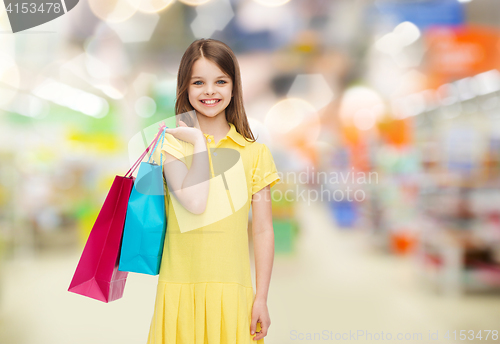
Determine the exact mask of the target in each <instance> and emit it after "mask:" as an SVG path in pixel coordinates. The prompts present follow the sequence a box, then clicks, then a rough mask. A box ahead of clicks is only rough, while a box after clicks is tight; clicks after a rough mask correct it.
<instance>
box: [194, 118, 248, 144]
mask: <svg viewBox="0 0 500 344" xmlns="http://www.w3.org/2000/svg"><path fill="white" fill-rule="evenodd" d="M228 123H229V126H230V127H231V128H230V129H229V132H228V133H227V135H226V137H230V138H231V139H232V140H233V141H234V142H236V143H237V144H239V145H240V146H242V147H245V145H246V143H247V141H246V140H245V138H244V137H243V135H241V134H240V133H238V132H237V131H236V127H235V126H234V124H233V123H231V122H228ZM203 135H205V137H207V138H208V137H211V136H212V135H209V134H205V133H203Z"/></svg>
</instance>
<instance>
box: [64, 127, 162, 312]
mask: <svg viewBox="0 0 500 344" xmlns="http://www.w3.org/2000/svg"><path fill="white" fill-rule="evenodd" d="M160 133H161V132H159V133H158V135H157V136H156V138H155V139H154V140H153V142H151V144H150V145H149V147H148V148H146V150H145V151H144V153H143V154H142V155H141V157H140V158H139V159H138V160H137V161H136V162H135V164H134V165H133V166H132V167H131V168H130V170H129V171H128V172H127V173H126V174H125V176H123V177H122V176H116V177H115V180H114V181H113V184H112V186H111V189H110V190H109V193H108V195H107V196H106V200H105V201H104V204H103V206H102V208H101V211H100V212H99V215H98V216H97V219H96V221H95V223H94V226H93V227H92V231H91V232H90V235H89V238H88V239H87V243H86V244H85V247H84V249H83V253H82V256H81V258H80V261H79V263H78V266H77V268H76V271H75V274H74V275H73V280H72V281H71V284H70V286H69V289H68V291H70V292H73V293H76V294H80V295H83V296H87V297H90V298H93V299H96V300H99V301H103V302H106V303H107V302H110V301H114V300H117V299H120V298H121V297H122V296H123V291H124V289H125V282H126V280H127V275H128V272H124V271H119V270H118V264H119V258H120V247H121V240H122V235H123V228H124V225H125V216H126V214H127V206H128V201H129V197H130V193H131V191H132V187H133V185H134V180H135V177H134V176H132V174H133V173H134V170H135V169H136V168H137V167H138V166H139V163H140V162H141V161H142V159H143V158H144V156H145V155H146V154H147V152H148V151H149V149H150V148H151V146H152V145H153V144H155V143H156V141H157V140H158V138H159V136H160ZM129 173H130V175H129Z"/></svg>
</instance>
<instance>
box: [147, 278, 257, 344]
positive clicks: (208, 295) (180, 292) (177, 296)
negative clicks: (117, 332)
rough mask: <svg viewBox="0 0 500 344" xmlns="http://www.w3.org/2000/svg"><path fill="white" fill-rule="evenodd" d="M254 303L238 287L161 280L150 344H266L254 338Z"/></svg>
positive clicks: (246, 290)
mask: <svg viewBox="0 0 500 344" xmlns="http://www.w3.org/2000/svg"><path fill="white" fill-rule="evenodd" d="M253 299H254V295H253V288H252V287H245V286H243V285H241V284H238V283H223V282H201V283H171V282H165V281H161V280H160V281H159V282H158V289H157V294H156V301H155V309H154V314H153V318H152V320H151V326H150V330H149V336H148V344H264V339H261V340H258V341H255V340H253V337H255V334H254V335H251V334H250V324H251V320H252V305H253ZM257 331H260V324H259V323H257Z"/></svg>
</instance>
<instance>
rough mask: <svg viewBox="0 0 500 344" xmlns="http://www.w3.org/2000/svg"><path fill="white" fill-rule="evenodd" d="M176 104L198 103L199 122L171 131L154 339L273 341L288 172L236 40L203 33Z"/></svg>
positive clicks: (184, 70)
mask: <svg viewBox="0 0 500 344" xmlns="http://www.w3.org/2000/svg"><path fill="white" fill-rule="evenodd" d="M175 110H176V114H177V115H179V114H182V113H185V112H189V111H193V110H194V111H195V113H196V119H197V122H198V123H199V127H189V126H187V125H186V123H184V122H182V121H177V122H178V124H179V127H177V128H172V129H165V132H166V134H165V141H164V142H165V143H164V145H163V147H162V150H161V153H162V154H163V156H164V161H165V163H164V165H163V170H164V176H165V181H166V183H167V186H168V189H167V194H166V197H167V204H168V206H167V214H168V226H167V231H166V235H165V242H164V249H163V257H162V263H161V269H160V275H159V279H158V288H157V294H156V301H155V309H154V314H153V319H152V322H151V327H150V332H149V337H148V344H180V343H185V344H248V343H259V344H263V343H264V339H263V338H264V337H265V336H266V335H267V332H268V329H269V326H270V324H271V320H270V317H269V312H268V308H267V295H268V289H269V283H270V279H271V272H272V266H273V259H274V232H273V225H272V212H271V210H272V208H271V196H270V188H271V187H272V186H273V185H275V184H276V183H277V182H278V181H279V180H280V178H279V176H278V172H277V170H276V166H275V164H274V160H273V157H272V155H271V153H270V151H269V149H268V147H267V146H266V145H265V144H262V143H258V142H256V141H255V138H254V137H253V134H252V131H251V130H250V126H249V124H248V120H247V116H246V113H245V109H244V107H243V97H242V87H241V78H240V70H239V65H238V61H237V60H236V57H235V55H234V53H233V52H232V50H231V49H230V48H229V47H228V46H227V45H226V44H224V43H222V42H220V41H217V40H213V39H201V40H197V41H195V42H193V43H192V44H191V45H190V46H189V47H188V48H187V50H186V52H185V53H184V55H183V57H182V60H181V63H180V67H179V73H178V78H177V100H176V104H175ZM163 126H164V124H162V126H161V127H163ZM250 206H251V207H252V224H253V225H252V227H253V228H252V236H253V242H254V256H255V269H256V289H257V290H256V293H254V289H253V286H252V278H251V269H250V259H249V258H250V257H249V247H248V215H249V211H250ZM188 224H196V225H195V226H194V227H189V228H188V227H187V226H188Z"/></svg>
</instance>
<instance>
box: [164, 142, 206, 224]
mask: <svg viewBox="0 0 500 344" xmlns="http://www.w3.org/2000/svg"><path fill="white" fill-rule="evenodd" d="M193 145H194V149H193V159H192V164H191V168H190V169H188V168H187V166H186V164H184V163H183V162H182V161H180V160H179V159H177V158H175V157H174V156H172V155H171V154H169V153H168V152H167V154H165V162H164V163H163V167H164V168H163V172H164V175H165V180H166V181H167V186H168V188H169V191H170V192H171V193H173V194H174V196H175V197H176V198H177V200H178V201H179V202H180V203H181V204H182V206H183V207H184V208H185V209H186V210H188V211H190V212H192V213H194V214H201V213H203V212H204V211H205V209H206V206H207V200H208V189H209V183H210V174H209V164H208V153H207V146H206V143H205V140H204V137H203V135H201V136H198V137H197V138H196V139H195V140H194V144H193Z"/></svg>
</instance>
